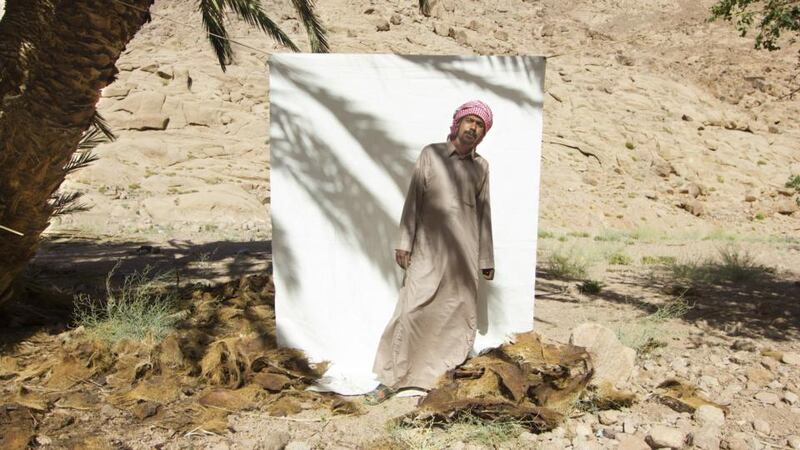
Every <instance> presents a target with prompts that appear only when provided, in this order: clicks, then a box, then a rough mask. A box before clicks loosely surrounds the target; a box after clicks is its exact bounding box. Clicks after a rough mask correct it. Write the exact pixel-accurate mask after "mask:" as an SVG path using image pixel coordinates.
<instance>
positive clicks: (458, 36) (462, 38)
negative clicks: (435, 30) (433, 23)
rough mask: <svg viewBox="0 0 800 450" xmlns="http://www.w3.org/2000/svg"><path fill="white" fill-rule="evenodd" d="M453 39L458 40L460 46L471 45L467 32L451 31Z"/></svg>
mask: <svg viewBox="0 0 800 450" xmlns="http://www.w3.org/2000/svg"><path fill="white" fill-rule="evenodd" d="M450 31H451V33H450V34H451V37H452V38H453V39H455V40H456V42H458V43H459V44H460V45H467V44H468V43H469V36H467V32H466V30H454V29H450Z"/></svg>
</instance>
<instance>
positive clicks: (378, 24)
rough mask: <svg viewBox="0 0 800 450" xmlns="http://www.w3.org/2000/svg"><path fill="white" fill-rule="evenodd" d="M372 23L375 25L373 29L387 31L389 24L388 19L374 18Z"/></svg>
mask: <svg viewBox="0 0 800 450" xmlns="http://www.w3.org/2000/svg"><path fill="white" fill-rule="evenodd" d="M372 23H373V24H374V25H375V30H377V31H389V28H390V25H389V21H388V20H386V19H375V20H373V22H372Z"/></svg>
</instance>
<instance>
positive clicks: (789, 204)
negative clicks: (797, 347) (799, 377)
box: [775, 198, 800, 365]
mask: <svg viewBox="0 0 800 450" xmlns="http://www.w3.org/2000/svg"><path fill="white" fill-rule="evenodd" d="M775 211H776V212H777V213H778V214H783V215H787V216H788V215H791V214H794V213H796V212H797V211H800V205H798V204H797V202H796V201H795V200H794V199H793V198H784V199H781V200H779V201H778V202H776V204H775ZM795 358H800V357H798V356H797V355H795ZM793 361H795V362H794V363H793V364H792V365H800V359H794V360H793ZM787 364H788V363H787Z"/></svg>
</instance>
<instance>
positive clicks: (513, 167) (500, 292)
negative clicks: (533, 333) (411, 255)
mask: <svg viewBox="0 0 800 450" xmlns="http://www.w3.org/2000/svg"><path fill="white" fill-rule="evenodd" d="M544 68H545V61H544V58H541V57H528V56H400V55H347V54H326V55H319V54H279V55H273V56H272V57H271V60H270V65H269V69H270V141H271V142H270V147H271V176H270V178H271V179H270V185H271V191H272V192H271V201H272V205H271V208H272V222H273V261H274V280H275V292H276V294H275V307H276V316H277V319H276V320H277V333H278V343H279V344H280V345H281V346H287V347H295V348H300V349H302V350H303V351H305V352H306V354H307V355H308V356H309V358H310V359H311V360H312V361H323V360H326V361H330V362H331V366H330V368H329V370H328V372H327V373H326V376H325V378H324V379H323V380H322V381H321V382H320V383H319V387H320V388H321V389H327V390H333V391H336V392H339V393H341V394H360V393H364V392H367V391H369V390H371V389H372V388H373V387H374V386H375V385H376V384H377V382H376V381H375V379H374V375H373V374H372V370H371V369H372V362H373V359H374V357H375V351H376V349H377V345H378V340H379V339H380V336H381V333H382V332H383V329H384V327H385V326H386V324H387V322H388V320H389V318H390V317H391V314H392V311H393V309H394V306H395V302H396V301H397V298H398V289H399V287H400V283H401V280H402V270H401V269H400V268H399V267H398V266H397V265H396V264H395V262H394V250H393V249H394V245H395V244H396V240H397V233H398V222H399V219H400V213H401V211H402V208H403V201H404V198H405V193H406V190H407V189H408V184H409V181H410V179H411V172H412V169H413V165H414V161H415V160H416V158H417V156H418V155H419V153H420V151H421V150H422V148H423V147H424V146H425V145H427V144H430V143H434V142H444V141H445V139H446V136H447V134H448V131H449V125H450V122H451V120H452V115H453V112H454V110H455V109H456V107H458V106H459V105H460V104H462V103H464V102H466V101H468V100H473V99H478V100H482V101H484V102H486V103H487V104H488V105H489V106H490V107H491V108H492V111H493V113H494V125H493V127H492V129H491V131H490V132H489V133H488V134H487V135H486V137H485V138H484V140H483V142H481V144H480V146H479V147H478V152H479V153H480V154H481V155H482V156H483V157H484V158H486V159H487V160H488V161H489V164H490V168H491V169H490V170H491V173H492V178H491V203H492V222H493V235H494V250H495V266H496V272H497V273H496V277H495V280H494V281H491V282H484V281H483V280H482V279H481V283H480V286H479V302H480V303H479V318H478V322H479V324H478V325H479V327H478V328H479V331H478V336H477V338H476V340H475V348H474V350H475V351H476V352H477V351H480V350H481V349H483V348H487V347H491V346H496V345H498V344H500V343H502V342H503V341H504V340H506V339H507V338H508V336H509V335H510V334H511V333H514V332H520V331H527V330H530V329H532V328H533V295H534V280H535V268H536V232H537V216H538V198H539V160H540V154H541V135H542V97H543V85H544Z"/></svg>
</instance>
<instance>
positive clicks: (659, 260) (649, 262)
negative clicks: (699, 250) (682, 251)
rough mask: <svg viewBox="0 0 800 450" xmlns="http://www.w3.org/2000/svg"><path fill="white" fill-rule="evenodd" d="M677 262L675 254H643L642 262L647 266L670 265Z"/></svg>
mask: <svg viewBox="0 0 800 450" xmlns="http://www.w3.org/2000/svg"><path fill="white" fill-rule="evenodd" d="M676 262H677V258H675V257H674V256H650V255H644V256H642V264H644V265H646V266H656V265H670V264H675V263H676Z"/></svg>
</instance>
